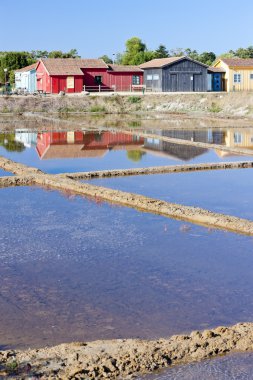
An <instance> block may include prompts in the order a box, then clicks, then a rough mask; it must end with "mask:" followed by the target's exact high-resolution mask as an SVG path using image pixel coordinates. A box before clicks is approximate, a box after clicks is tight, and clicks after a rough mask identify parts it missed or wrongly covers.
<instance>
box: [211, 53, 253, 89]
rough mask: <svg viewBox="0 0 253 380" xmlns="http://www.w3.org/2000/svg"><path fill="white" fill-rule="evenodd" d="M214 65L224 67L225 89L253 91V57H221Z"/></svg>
mask: <svg viewBox="0 0 253 380" xmlns="http://www.w3.org/2000/svg"><path fill="white" fill-rule="evenodd" d="M213 67H216V68H221V69H224V74H223V90H224V91H227V92H232V91H253V59H251V58H247V59H242V58H221V59H219V60H218V61H217V62H216V63H215V64H214V65H213Z"/></svg>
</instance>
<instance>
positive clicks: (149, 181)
mask: <svg viewBox="0 0 253 380" xmlns="http://www.w3.org/2000/svg"><path fill="white" fill-rule="evenodd" d="M83 182H87V181H83ZM90 182H91V183H93V184H94V185H98V186H105V187H110V188H113V189H117V190H122V191H128V192H133V193H138V194H142V195H145V196H148V197H152V198H158V199H162V200H165V201H168V202H172V203H173V202H174V203H179V204H184V205H187V206H198V207H202V208H206V209H209V210H211V211H216V212H219V213H223V214H230V215H235V216H239V217H242V218H246V219H251V220H253V169H233V170H228V169H226V170H211V171H199V172H194V171H193V172H186V173H172V174H155V175H153V174H152V175H146V176H144V175H143V176H129V177H115V178H103V179H93V180H90V181H89V183H90Z"/></svg>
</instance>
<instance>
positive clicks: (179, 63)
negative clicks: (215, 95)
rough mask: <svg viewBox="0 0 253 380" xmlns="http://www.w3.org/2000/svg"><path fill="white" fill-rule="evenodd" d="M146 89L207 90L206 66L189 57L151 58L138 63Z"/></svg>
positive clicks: (162, 90) (161, 90) (166, 90)
mask: <svg viewBox="0 0 253 380" xmlns="http://www.w3.org/2000/svg"><path fill="white" fill-rule="evenodd" d="M140 68H141V69H143V70H144V84H145V85H146V88H147V90H151V91H159V92H171V91H172V92H177V91H179V92H192V91H199V92H205V91H207V69H208V66H207V65H204V64H203V63H201V62H198V61H195V60H193V59H191V58H189V57H169V58H159V59H152V60H151V61H149V62H145V63H143V64H142V65H140Z"/></svg>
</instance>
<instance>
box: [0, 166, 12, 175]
mask: <svg viewBox="0 0 253 380" xmlns="http://www.w3.org/2000/svg"><path fill="white" fill-rule="evenodd" d="M10 175H13V174H12V173H9V172H6V171H4V170H3V169H1V168H0V177H6V176H10Z"/></svg>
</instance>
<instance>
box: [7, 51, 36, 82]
mask: <svg viewBox="0 0 253 380" xmlns="http://www.w3.org/2000/svg"><path fill="white" fill-rule="evenodd" d="M34 62H35V60H34V58H33V57H32V55H31V53H29V52H12V51H10V52H5V53H4V54H1V55H0V82H2V83H4V81H5V73H4V69H8V72H7V76H8V77H7V80H9V81H11V83H13V80H14V75H13V72H14V71H15V70H18V69H21V68H22V67H25V66H28V65H31V64H32V63H34Z"/></svg>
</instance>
